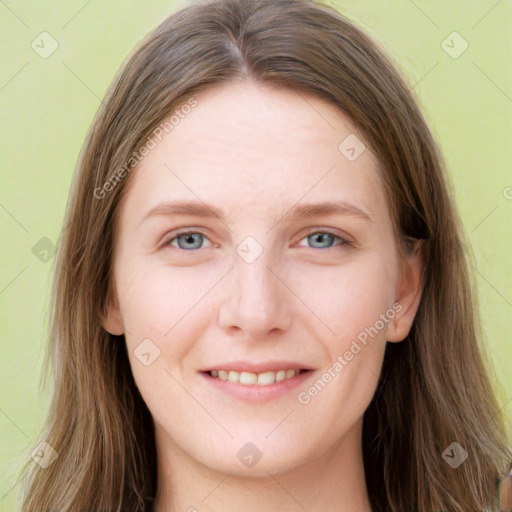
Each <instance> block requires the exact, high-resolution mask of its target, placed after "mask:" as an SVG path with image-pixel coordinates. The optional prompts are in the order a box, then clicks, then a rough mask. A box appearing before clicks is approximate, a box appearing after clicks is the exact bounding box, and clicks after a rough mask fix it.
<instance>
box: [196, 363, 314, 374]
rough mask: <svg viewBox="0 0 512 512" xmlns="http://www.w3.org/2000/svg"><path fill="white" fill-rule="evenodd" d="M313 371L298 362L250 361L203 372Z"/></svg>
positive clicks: (218, 366)
mask: <svg viewBox="0 0 512 512" xmlns="http://www.w3.org/2000/svg"><path fill="white" fill-rule="evenodd" d="M289 369H293V370H311V369H312V368H310V367H309V366H307V365H305V364H303V363H299V362H297V361H284V360H281V361H265V362H261V363H255V362H250V361H229V362H225V363H218V364H215V365H212V366H209V367H208V368H205V369H204V370H200V371H202V372H211V371H212V370H227V371H230V370H232V371H236V372H250V373H264V372H277V371H279V370H289Z"/></svg>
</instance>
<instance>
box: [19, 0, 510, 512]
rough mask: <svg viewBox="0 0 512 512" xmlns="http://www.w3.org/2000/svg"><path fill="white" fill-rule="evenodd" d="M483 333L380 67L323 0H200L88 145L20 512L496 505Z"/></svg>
mask: <svg viewBox="0 0 512 512" xmlns="http://www.w3.org/2000/svg"><path fill="white" fill-rule="evenodd" d="M197 242H199V245H197V246H196V245H194V244H196V243H197ZM325 242H327V245H323V244H324V243H325ZM188 244H192V247H190V246H189V245H188ZM317 244H319V245H317ZM477 333H478V329H477V320H476V314H475V311H474V306H473V302H472V298H471V290H470V279H469V274H468V266H467V263H466V260H465V246H464V241H463V238H462V229H461V225H460V221H459V219H458V216H457V214H456V211H455V209H454V206H453V201H452V199H451V198H450V196H449V193H448V186H447V182H446V178H445V174H444V165H443V162H442V157H441V155H440V153H439V150H438V148H437V145H436V143H435V141H434V140H433V138H432V135H431V133H430V131H429V128H428V126H427V124H426V122H425V120H424V118H423V116H422V114H421V113H420V111H419V109H418V106H417V104H416V103H415V100H414V98H413V97H412V95H411V93H410V92H409V90H408V88H407V85H406V84H405V82H404V80H403V78H402V77H401V76H400V75H399V73H398V72H397V71H396V70H395V68H394V67H393V65H392V63H391V62H390V61H389V59H388V58H387V57H386V56H385V55H384V54H383V53H382V52H381V50H379V49H378V47H377V46H376V45H375V43H373V42H372V41H371V39H370V38H369V37H368V36H366V35H364V34H363V33H361V31H360V30H358V29H357V28H356V27H354V26H353V25H352V24H351V23H349V22H348V21H347V20H346V19H345V18H343V17H342V16H341V15H340V14H338V13H337V12H336V11H334V10H332V9H330V8H328V7H326V6H321V5H318V4H315V3H313V2H307V1H301V0H286V1H282V2H273V1H269V0H257V1H252V0H251V1H248V0H229V1H211V2H208V3H198V4H195V5H190V6H188V7H186V8H184V9H182V10H181V11H179V12H178V13H176V14H175V15H173V16H171V17H169V18H168V19H167V20H166V21H164V22H163V23H162V24H161V25H160V26H159V27H158V28H157V29H156V30H155V31H154V32H153V33H152V34H150V35H149V36H148V38H146V40H145V41H144V42H143V43H142V44H141V45H140V47H139V48H138V49H137V50H136V52H135V53H134V54H133V56H132V57H131V58H130V59H129V60H128V61H127V62H126V64H125V65H124V67H123V69H122V71H121V72H120V74H119V76H118V77H117V79H116V80H115V82H114V84H113V85H112V87H111V88H110V90H109V92H108V94H107V98H106V99H105V101H104V103H103V105H102V107H101V109H100V111H99V112H98V114H97V116H96V119H95V120H94V123H93V126H92V127H91V129H90V132H89V135H88V138H87V140H86V143H85V146H84V149H83V152H82V154H81V158H80V163H79V166H78V170H77V173H76V177H75V181H74V184H73V188H72V191H71V195H70V201H69V204H68V211H67V219H66V228H65V230H63V233H62V237H61V240H60V245H59V253H58V265H57V273H56V279H55V287H54V302H53V328H52V336H51V345H50V353H51V357H52V362H53V368H54V371H55V379H56V380H55V394H54V398H53V402H52V407H51V411H50V416H49V419H48V427H47V429H46V431H45V432H44V433H43V435H42V437H41V441H42V442H43V443H44V444H42V445H39V446H38V449H39V450H40V456H41V457H42V459H44V460H45V463H44V464H39V465H35V464H34V465H32V467H31V473H30V478H29V479H28V484H27V489H26V495H25V499H24V503H23V507H22V509H23V510H27V511H28V510H68V511H75V510H77V511H78V510H154V511H156V512H161V511H173V512H174V511H178V510H189V511H194V510H198V511H203V510H204V511H206V510H212V511H223V512H225V511H230V510H247V511H248V510H265V511H272V510H309V511H315V510H323V511H325V510H332V511H334V510H336V511H338V510H346V511H353V510H357V511H369V510H373V511H376V510H392V511H411V510H418V511H433V510H450V511H464V512H467V511H469V510H482V509H485V508H490V507H493V506H495V505H496V496H497V490H498V484H499V480H500V477H501V476H502V475H503V473H504V472H505V471H506V469H507V463H509V462H510V459H511V453H510V447H509V446H508V444H507V439H506V435H505V432H504V427H503V423H502V418H501V416H500V415H499V413H498V412H497V411H498V410H499V407H498V404H497V403H496V400H495V398H494V396H493V393H492V390H491V385H490V383H489V380H488V377H487V375H486V372H485V368H484V364H483V362H482V358H481V355H480V353H479V349H478V341H477ZM43 466H44V469H43Z"/></svg>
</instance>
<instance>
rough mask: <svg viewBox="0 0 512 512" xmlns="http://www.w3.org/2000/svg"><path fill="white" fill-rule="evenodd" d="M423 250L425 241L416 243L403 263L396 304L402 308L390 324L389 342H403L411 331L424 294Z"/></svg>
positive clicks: (397, 287)
mask: <svg viewBox="0 0 512 512" xmlns="http://www.w3.org/2000/svg"><path fill="white" fill-rule="evenodd" d="M422 249H423V241H422V240H418V241H416V242H415V244H414V246H413V247H412V248H411V250H409V251H408V252H407V253H406V255H405V256H404V257H403V261H402V262H401V264H402V265H401V271H400V274H399V278H398V282H397V286H396V302H397V303H398V305H399V306H400V307H397V308H396V315H395V317H394V318H393V320H392V321H391V322H390V323H389V324H388V329H387V333H386V340H387V341H390V342H398V341H403V340H404V339H405V338H406V337H407V335H408V334H409V331H410V330H411V326H412V323H413V320H414V317H415V316H416V312H417V311H418V306H419V304H420V299H421V292H422V276H423V266H424V258H423V250H422Z"/></svg>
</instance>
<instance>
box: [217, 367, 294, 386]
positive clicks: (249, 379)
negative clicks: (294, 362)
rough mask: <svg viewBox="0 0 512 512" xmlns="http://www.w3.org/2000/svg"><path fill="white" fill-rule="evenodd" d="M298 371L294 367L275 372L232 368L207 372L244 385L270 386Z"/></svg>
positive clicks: (292, 375) (221, 378)
mask: <svg viewBox="0 0 512 512" xmlns="http://www.w3.org/2000/svg"><path fill="white" fill-rule="evenodd" d="M300 372H301V370H296V369H288V370H278V371H276V372H273V371H267V372H263V373H252V372H237V371H234V370H229V371H228V370H212V371H210V372H209V374H210V376H211V377H213V378H218V379H220V380H223V381H229V382H236V383H239V384H243V385H244V386H270V385H271V384H274V383H276V382H282V381H284V380H288V379H292V378H293V377H295V376H296V375H298V374H299V373H300Z"/></svg>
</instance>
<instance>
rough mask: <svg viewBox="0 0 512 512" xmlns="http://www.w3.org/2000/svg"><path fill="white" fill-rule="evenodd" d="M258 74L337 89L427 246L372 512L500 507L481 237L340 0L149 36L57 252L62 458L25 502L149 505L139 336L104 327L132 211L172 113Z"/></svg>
mask: <svg viewBox="0 0 512 512" xmlns="http://www.w3.org/2000/svg"><path fill="white" fill-rule="evenodd" d="M247 78H250V79H252V80H254V81H256V82H258V83H262V84H267V85H270V86H273V87H282V88H286V89H288V90H291V91H294V92H295V93H298V94H302V95H312V96H314V97H318V98H321V99H325V100H327V101H328V102H330V103H331V104H333V105H335V106H337V107H338V108H339V109H340V110H341V111H342V112H343V113H345V114H346V115H348V116H349V117H350V118H351V120H352V121H353V122H354V123H355V125H356V126H357V128H358V129H359V130H360V131H361V133H362V134H364V136H365V139H366V142H367V143H368V144H369V146H370V147H371V149H372V150H373V152H374V153H375V154H376V155H377V157H378V160H379V163H380V172H381V178H382V180H383V183H384V187H385V192H386V196H387V200H388V203H389V206H390V211H391V215H392V219H393V222H394V225H395V230H396V235H397V242H398V243H399V244H401V243H402V241H404V240H410V239H416V240H418V239H420V240H422V251H423V259H424V274H423V294H422V299H421V302H420V306H419V309H418V312H417V315H416V318H415V320H414V323H413V327H412V329H411V332H410V334H409V335H408V337H407V339H406V340H405V341H404V342H402V343H389V344H388V346H387V348H386V354H385V358H384V364H383V370H382V376H381V379H380V382H379V385H378V388H377V390H376V393H375V395H374V398H373V400H372V402H371V404H370V406H369V407H368V409H367V411H366V412H365V416H364V424H363V454H364V464H365V473H366V480H367V486H368V492H369V495H370V500H371V503H372V507H373V510H376V511H377V510H382V511H384V510H386V511H387V510H390V511H411V510H418V511H434V510H435V511H439V510H450V511H461V512H468V511H473V510H482V509H485V508H486V507H493V506H495V505H496V503H495V500H496V495H497V487H498V483H499V479H500V476H501V475H502V474H503V473H504V472H505V471H506V469H507V463H508V462H510V459H511V452H510V446H509V445H508V441H507V437H506V434H505V427H504V425H503V419H502V417H501V415H500V412H499V406H498V404H497V402H496V399H495V397H494V395H493V392H492V389H491V385H490V383H489V380H488V377H487V374H486V369H485V365H484V362H483V359H482V354H481V348H480V347H479V339H480V335H479V331H478V319H477V317H476V310H477V308H476V304H475V302H474V294H473V293H472V281H471V278H470V274H469V272H468V268H469V264H468V261H467V256H466V253H467V246H466V242H465V241H464V238H463V234H462V227H461V223H460V220H459V218H458V216H457V213H456V211H455V209H454V205H453V201H452V199H451V197H450V190H449V184H448V180H447V177H446V175H445V171H444V168H445V166H444V163H443V159H442V156H441V154H440V151H439V149H438V146H437V145H436V142H435V141H434V139H433V137H432V134H431V132H430V130H429V128H428V126H427V123H426V121H425V119H424V117H423V115H422V114H421V112H420V109H419V108H418V105H417V103H416V100H415V99H414V97H413V95H412V94H411V91H410V90H409V88H408V86H407V84H406V81H405V80H404V78H403V77H402V75H401V74H400V73H399V72H398V71H397V69H396V68H395V65H394V64H393V62H392V61H391V60H390V59H389V57H387V56H386V55H385V54H384V53H383V52H382V51H381V50H380V49H379V47H378V46H377V45H376V44H375V43H374V42H373V40H372V39H371V38H370V37H368V36H367V35H365V34H364V33H362V32H361V30H359V29H358V28H356V27H355V26H354V25H353V24H352V23H351V22H349V21H348V20H347V19H345V18H344V17H343V16H342V15H340V14H339V13H338V12H337V11H335V10H334V9H332V8H330V7H328V6H325V5H321V4H317V3H314V2H312V1H306V0H281V1H274V0H210V1H208V2H198V3H195V4H190V5H187V6H186V7H184V8H183V9H181V10H180V11H179V12H177V13H175V14H173V15H172V16H170V17H169V18H167V19H166V20H165V21H164V22H163V23H162V24H161V25H160V26H158V27H157V28H156V29H155V30H154V31H153V32H152V33H151V34H149V36H148V37H147V38H146V39H145V40H144V41H143V42H142V43H141V44H140V45H139V47H138V48H137V49H136V50H135V51H134V53H133V55H132V56H131V58H130V59H129V60H127V62H126V63H125V65H124V66H123V68H122V69H121V71H120V72H119V74H118V76H117V78H116V79H115V80H114V82H113V83H112V85H111V87H110V89H109V91H108V93H107V96H106V98H105V100H104V102H103V104H102V106H101V107H100V109H99V111H98V113H97V115H96V117H95V119H94V122H93V124H92V126H91V128H90V130H89V133H88V136H87V139H86V141H85V144H84V146H83V149H82V152H81V155H80V158H79V163H78V166H77V170H76V174H75V177H74V182H73V186H72V190H71V193H70V198H69V202H68V206H67V213H66V221H65V226H64V229H63V230H62V233H61V237H60V240H59V246H58V257H57V261H56V272H55V281H54V288H53V300H52V329H51V333H50V341H49V351H48V359H47V361H46V364H45V370H46V371H48V369H49V364H51V367H52V369H53V375H54V377H53V378H54V394H53V401H52V404H51V408H50V411H49V416H48V419H47V424H46V428H45V429H44V432H43V433H42V434H41V438H40V439H39V441H38V442H42V441H44V442H46V443H48V445H50V446H51V447H52V448H53V450H55V452H57V454H58V457H57V458H56V459H55V460H54V461H53V462H52V463H51V464H50V465H49V466H48V467H46V468H45V469H43V468H42V467H40V466H39V465H37V464H35V463H34V462H32V461H30V463H27V466H26V467H25V468H24V471H26V473H27V476H28V478H27V479H26V485H25V490H24V496H23V505H22V510H23V511H41V510H66V511H81V510H109V511H114V510H115V511H120V510H141V511H148V510H151V509H152V507H153V503H154V498H155V495H156V488H157V472H156V449H155V439H154V433H153V422H152V418H151V415H150V413H149V411H148V409H147V407H146V405H145V403H144V401H143V399H142V397H141V395H140V394H139V392H138V390H137V387H136V385H135V383H134V380H133V377H132V373H131V369H130V365H129V361H128V356H127V352H126V344H125V342H124V338H123V337H122V336H113V335H111V334H109V333H108V332H106V331H105V329H104V328H103V327H102V325H101V319H102V318H103V316H102V315H103V314H104V312H105V306H106V303H107V300H108V299H109V297H110V296H111V293H112V282H111V277H112V273H111V271H112V264H113V255H114V248H115V226H116V222H117V218H118V212H119V207H120V204H121V200H122V199H123V197H124V194H126V191H127V184H128V183H130V178H131V177H132V176H133V172H132V168H133V167H134V166H135V165H136V163H137V161H138V157H139V156H140V154H141V151H140V149H141V148H142V147H144V146H146V151H148V150H150V147H149V142H150V141H151V140H152V139H153V138H154V137H155V135H156V134H157V133H158V132H157V131H156V130H158V128H159V127H160V126H164V127H166V126H167V127H170V125H169V122H167V123H166V120H168V119H169V117H170V116H171V115H172V114H173V113H174V112H176V111H177V109H178V110H179V109H180V108H182V109H184V107H183V105H187V103H188V104H193V101H195V100H192V102H191V101H190V100H191V98H194V97H195V95H198V94H199V93H200V92H201V91H204V90H206V89H208V88H210V87H212V86H214V85H215V84H221V83H226V82H229V81H233V80H238V79H247ZM176 118H178V116H177V117H176ZM148 148H149V149H148ZM135 172H136V171H135ZM455 442H456V443H458V445H460V447H462V448H463V449H464V450H465V451H467V454H468V459H467V460H466V461H465V462H464V463H462V464H461V465H460V466H459V467H458V468H457V469H454V468H453V467H451V466H450V464H448V463H447V462H446V461H445V460H443V455H442V454H443V452H444V451H445V450H446V449H447V448H448V447H450V445H451V444H452V443H455ZM45 446H46V445H45ZM340 478H341V475H340Z"/></svg>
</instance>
